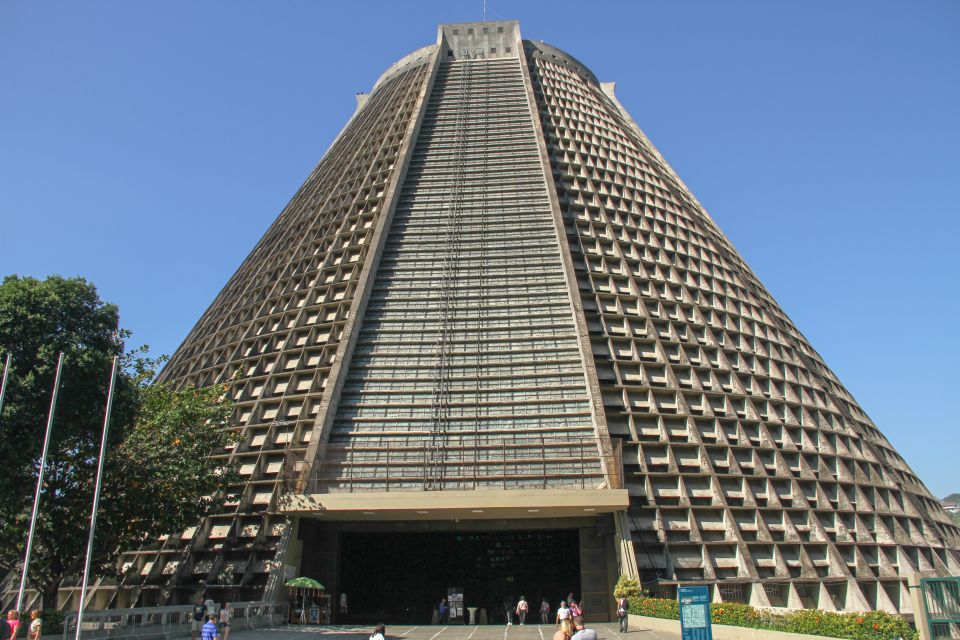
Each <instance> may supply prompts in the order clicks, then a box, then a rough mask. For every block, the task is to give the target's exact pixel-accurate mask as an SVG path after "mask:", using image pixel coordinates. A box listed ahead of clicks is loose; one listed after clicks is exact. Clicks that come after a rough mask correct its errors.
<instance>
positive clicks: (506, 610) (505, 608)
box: [503, 598, 513, 627]
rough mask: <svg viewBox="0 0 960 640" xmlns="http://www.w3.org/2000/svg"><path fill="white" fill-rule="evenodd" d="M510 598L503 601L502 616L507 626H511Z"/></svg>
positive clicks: (511, 610) (511, 608)
mask: <svg viewBox="0 0 960 640" xmlns="http://www.w3.org/2000/svg"><path fill="white" fill-rule="evenodd" d="M511 600H512V598H508V599H507V600H504V601H503V616H504V617H505V618H506V619H507V626H508V627H509V626H513V604H512V602H511Z"/></svg>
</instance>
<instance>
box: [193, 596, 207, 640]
mask: <svg viewBox="0 0 960 640" xmlns="http://www.w3.org/2000/svg"><path fill="white" fill-rule="evenodd" d="M190 615H191V622H190V638H191V640H197V636H198V635H200V632H201V631H202V630H203V621H204V620H205V619H206V618H207V605H205V604H203V596H199V597H198V598H197V604H195V605H193V610H192V611H191V612H190Z"/></svg>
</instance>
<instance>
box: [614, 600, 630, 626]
mask: <svg viewBox="0 0 960 640" xmlns="http://www.w3.org/2000/svg"><path fill="white" fill-rule="evenodd" d="M629 611H630V603H629V602H628V601H627V598H626V596H622V597H620V598H617V619H618V620H620V633H626V632H627V626H628V623H629V618H628V617H627V613H628V612H629Z"/></svg>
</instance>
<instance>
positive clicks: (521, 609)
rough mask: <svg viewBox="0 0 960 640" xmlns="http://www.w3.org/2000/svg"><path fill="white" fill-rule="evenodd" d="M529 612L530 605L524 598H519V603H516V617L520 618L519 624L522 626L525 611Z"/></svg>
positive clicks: (524, 619) (525, 614) (525, 617)
mask: <svg viewBox="0 0 960 640" xmlns="http://www.w3.org/2000/svg"><path fill="white" fill-rule="evenodd" d="M529 610H530V605H529V604H527V600H526V598H524V597H523V596H520V602H518V603H517V617H518V618H520V624H521V625H522V624H523V623H524V622H525V621H526V619H527V611H529Z"/></svg>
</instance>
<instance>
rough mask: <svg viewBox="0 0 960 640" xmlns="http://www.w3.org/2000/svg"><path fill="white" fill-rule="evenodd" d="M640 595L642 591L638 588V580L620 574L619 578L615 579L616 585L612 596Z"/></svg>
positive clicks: (631, 596) (629, 596)
mask: <svg viewBox="0 0 960 640" xmlns="http://www.w3.org/2000/svg"><path fill="white" fill-rule="evenodd" d="M641 595H643V592H642V591H641V590H640V581H639V580H634V579H631V578H628V577H627V576H620V579H619V580H617V586H615V587H614V588H613V597H614V598H617V599H620V598H639V597H640V596H641Z"/></svg>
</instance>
